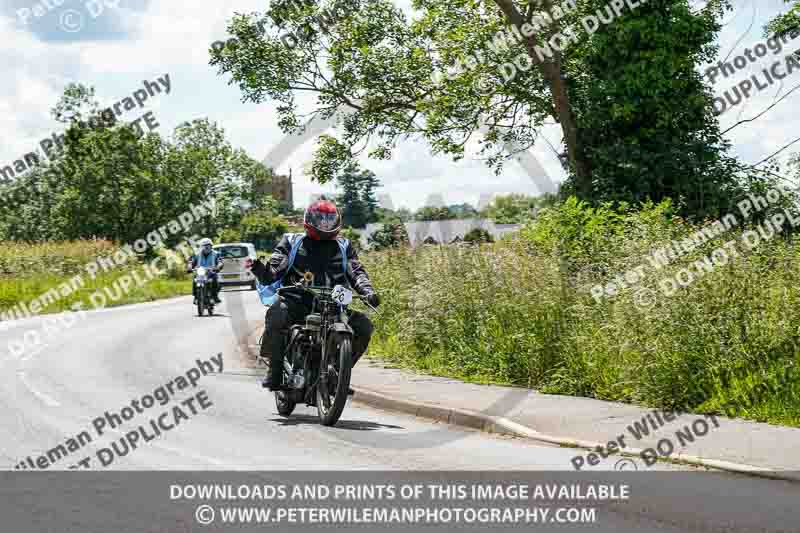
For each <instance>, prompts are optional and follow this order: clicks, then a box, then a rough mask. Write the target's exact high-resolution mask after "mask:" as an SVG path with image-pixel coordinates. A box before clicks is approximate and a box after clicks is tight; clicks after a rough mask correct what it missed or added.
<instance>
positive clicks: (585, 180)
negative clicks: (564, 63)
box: [494, 0, 592, 200]
mask: <svg viewBox="0 0 800 533" xmlns="http://www.w3.org/2000/svg"><path fill="white" fill-rule="evenodd" d="M494 2H495V3H496V4H497V5H498V6H499V7H500V9H501V10H502V11H503V13H504V14H505V16H506V20H507V21H508V22H509V24H512V25H514V26H516V27H517V30H518V31H519V32H520V35H522V33H521V28H522V25H523V24H525V23H526V22H529V21H528V20H526V19H525V17H523V16H522V14H521V13H520V12H519V11H518V10H517V8H516V6H514V2H513V0H494ZM550 6H551V4H550V1H549V0H544V2H542V7H544V8H549V7H550ZM534 37H535V35H532V36H531V37H527V38H526V39H525V47H526V49H527V50H528V55H529V56H530V57H531V60H532V61H533V64H534V65H536V66H537V67H538V68H539V70H540V71H541V73H542V76H543V77H544V79H545V81H546V82H547V84H548V86H549V87H550V93H551V94H552V95H553V107H554V109H555V116H554V117H553V118H554V119H555V120H556V121H558V123H559V124H560V125H561V131H562V132H563V133H564V143H565V144H566V145H567V155H568V156H569V162H570V165H571V166H572V169H573V172H575V182H576V183H575V186H576V189H577V190H576V192H577V195H578V197H579V198H581V199H584V200H591V199H592V167H591V163H590V161H589V158H588V156H587V155H586V150H585V149H584V146H583V143H582V142H581V140H580V135H579V132H578V125H577V123H576V120H575V113H574V112H573V110H572V104H571V103H570V98H569V92H568V91H567V83H566V81H565V80H564V79H563V78H562V67H561V54H560V52H558V51H554V53H553V58H552V59H548V60H544V61H543V60H541V59H539V55H538V54H537V53H536V50H535V48H534V45H535V42H534V39H533V38H534Z"/></svg>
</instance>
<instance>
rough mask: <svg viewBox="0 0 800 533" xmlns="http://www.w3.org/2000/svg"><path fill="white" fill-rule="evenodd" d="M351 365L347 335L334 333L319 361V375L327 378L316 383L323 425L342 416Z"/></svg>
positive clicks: (320, 419)
mask: <svg viewBox="0 0 800 533" xmlns="http://www.w3.org/2000/svg"><path fill="white" fill-rule="evenodd" d="M352 367H353V346H352V342H351V340H350V336H349V335H336V336H335V337H333V339H332V341H331V345H330V346H329V347H328V349H327V350H325V357H324V358H323V359H322V360H321V361H320V376H321V374H322V372H327V379H326V380H323V379H320V380H319V384H318V385H317V414H318V415H319V421H320V423H322V425H323V426H333V425H335V424H336V422H338V421H339V417H341V416H342V412H343V411H344V406H345V404H346V403H347V391H348V389H349V387H350V371H351V370H352Z"/></svg>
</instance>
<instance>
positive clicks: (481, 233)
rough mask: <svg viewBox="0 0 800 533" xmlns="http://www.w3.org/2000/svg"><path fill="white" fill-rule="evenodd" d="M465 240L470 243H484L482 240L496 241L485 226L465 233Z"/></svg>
mask: <svg viewBox="0 0 800 533" xmlns="http://www.w3.org/2000/svg"><path fill="white" fill-rule="evenodd" d="M464 242H470V243H474V244H477V243H482V242H494V238H493V237H492V235H491V234H490V233H489V232H488V231H486V230H485V229H483V228H473V229H471V230H469V231H468V232H467V234H466V235H464Z"/></svg>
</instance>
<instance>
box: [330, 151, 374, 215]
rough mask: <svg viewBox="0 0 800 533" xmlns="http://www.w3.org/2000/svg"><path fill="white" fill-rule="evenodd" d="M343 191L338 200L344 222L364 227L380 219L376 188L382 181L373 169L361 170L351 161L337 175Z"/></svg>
mask: <svg viewBox="0 0 800 533" xmlns="http://www.w3.org/2000/svg"><path fill="white" fill-rule="evenodd" d="M336 182H337V184H338V185H339V188H340V190H341V193H340V194H339V195H338V196H337V198H336V202H337V203H338V205H339V207H340V209H341V211H342V219H343V221H344V224H345V225H347V226H352V227H354V228H363V227H365V226H366V225H367V224H369V223H370V222H374V221H376V220H377V219H378V200H377V198H376V196H375V189H376V188H377V187H379V186H380V181H379V180H378V178H377V177H376V176H375V173H374V172H372V171H371V170H366V169H365V170H361V169H359V165H358V163H357V162H355V161H350V162H349V163H348V164H347V165H346V166H345V167H344V169H343V170H342V172H340V173H339V174H338V175H337V177H336Z"/></svg>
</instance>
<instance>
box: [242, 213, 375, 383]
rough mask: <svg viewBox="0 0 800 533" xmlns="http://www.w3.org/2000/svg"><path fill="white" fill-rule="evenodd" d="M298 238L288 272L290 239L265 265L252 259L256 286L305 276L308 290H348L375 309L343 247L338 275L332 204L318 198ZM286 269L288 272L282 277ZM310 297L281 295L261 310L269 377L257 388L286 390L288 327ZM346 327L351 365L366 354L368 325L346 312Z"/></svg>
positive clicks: (307, 308)
mask: <svg viewBox="0 0 800 533" xmlns="http://www.w3.org/2000/svg"><path fill="white" fill-rule="evenodd" d="M303 225H304V227H305V233H304V236H305V237H304V238H303V240H302V242H301V243H300V247H299V248H298V250H297V255H296V257H295V260H294V263H293V265H292V268H291V269H287V267H288V266H289V255H290V253H291V249H292V242H291V241H290V235H288V234H287V235H284V236H283V239H281V241H280V242H279V243H278V246H277V247H276V248H275V251H274V252H273V254H272V256H271V257H270V259H269V261H268V263H267V265H265V264H263V263H262V262H261V261H259V260H257V261H255V262H254V263H253V265H252V267H251V271H252V273H253V275H255V276H256V277H257V278H258V280H259V282H260V283H261V284H262V285H267V284H269V283H272V282H274V281H277V280H278V279H281V278H282V277H283V285H284V286H288V285H293V284H295V283H297V282H298V281H300V280H302V279H303V276H304V274H305V273H307V272H310V273H311V274H312V275H313V276H314V277H313V282H312V283H313V285H316V286H325V287H333V286H335V285H345V286H348V285H349V286H351V287H352V288H353V289H354V290H355V291H356V292H357V293H359V294H361V295H362V296H365V297H366V298H367V303H369V305H371V306H372V307H377V306H378V305H379V304H380V299H379V297H378V294H377V292H376V291H375V289H374V288H373V287H372V283H371V282H370V279H369V276H368V275H367V271H366V270H364V266H363V265H362V264H361V262H360V261H359V260H358V256H357V254H356V251H355V250H354V249H353V247H352V246H347V257H346V260H347V270H346V272H344V271H343V261H342V249H341V247H340V245H339V243H338V242H337V240H339V237H338V234H339V231H340V230H341V228H342V217H341V215H340V214H339V210H338V209H337V208H336V205H335V204H334V203H333V202H332V201H330V200H328V199H326V198H324V197H323V198H322V199H320V200H318V201H316V202H314V203H312V204H311V205H309V206H308V207H307V208H306V211H305V214H304V216H303ZM287 270H288V272H287ZM312 303H313V296H311V295H310V294H306V293H304V294H300V293H296V294H282V295H281V296H280V298H279V299H278V301H276V302H275V303H274V304H273V305H271V306H270V307H269V308H268V309H267V314H266V317H265V322H266V325H265V327H266V333H265V335H264V340H263V342H264V343H265V344H268V346H267V348H269V349H270V350H271V354H270V374H269V375H268V376H267V377H266V378H265V380H264V382H263V385H264V387H267V388H269V390H271V391H276V390H286V389H287V387H286V386H285V385H284V384H283V383H282V381H283V358H284V351H285V350H286V340H287V336H288V330H289V327H290V326H291V325H292V324H297V323H302V322H304V321H305V317H306V316H307V315H308V314H309V313H311V308H312ZM347 312H348V315H349V321H348V322H349V324H350V327H351V328H352V329H353V365H355V364H356V362H357V361H358V359H359V358H360V357H361V356H362V355H363V354H364V352H366V351H367V346H368V345H369V340H370V337H371V336H372V330H373V326H372V322H371V321H370V319H369V318H367V316H366V315H365V314H363V313H360V312H358V311H355V310H349V309H348V311H347Z"/></svg>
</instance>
